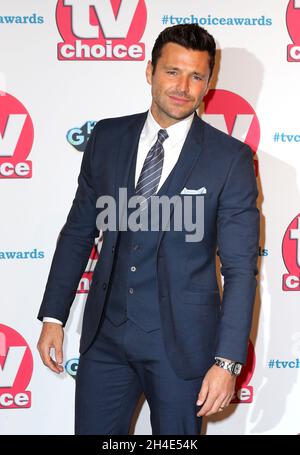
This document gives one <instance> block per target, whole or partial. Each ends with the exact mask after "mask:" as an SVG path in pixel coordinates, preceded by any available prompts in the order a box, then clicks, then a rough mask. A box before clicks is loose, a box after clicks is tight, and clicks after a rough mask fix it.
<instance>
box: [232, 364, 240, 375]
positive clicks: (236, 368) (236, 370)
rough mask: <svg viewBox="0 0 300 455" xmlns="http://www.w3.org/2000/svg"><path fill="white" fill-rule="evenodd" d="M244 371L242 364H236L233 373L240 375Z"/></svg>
mask: <svg viewBox="0 0 300 455" xmlns="http://www.w3.org/2000/svg"><path fill="white" fill-rule="evenodd" d="M241 371H242V365H241V364H240V363H236V364H235V366H234V370H233V373H234V374H236V375H238V374H240V372H241Z"/></svg>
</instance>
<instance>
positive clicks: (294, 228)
mask: <svg viewBox="0 0 300 455" xmlns="http://www.w3.org/2000/svg"><path fill="white" fill-rule="evenodd" d="M282 257H283V261H284V264H285V267H286V269H287V270H288V273H285V274H284V275H283V277H282V289H283V291H300V213H299V214H298V215H297V216H296V217H295V218H294V219H293V220H292V221H291V223H290V224H289V225H288V227H287V230H286V231H285V234H284V236H283V241H282Z"/></svg>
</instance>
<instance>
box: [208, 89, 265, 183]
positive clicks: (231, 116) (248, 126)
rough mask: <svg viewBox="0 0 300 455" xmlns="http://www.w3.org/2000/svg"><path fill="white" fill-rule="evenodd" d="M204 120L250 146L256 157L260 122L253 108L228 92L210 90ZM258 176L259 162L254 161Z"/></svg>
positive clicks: (234, 94) (238, 96) (242, 99)
mask: <svg viewBox="0 0 300 455" xmlns="http://www.w3.org/2000/svg"><path fill="white" fill-rule="evenodd" d="M203 106H204V112H203V114H202V118H203V120H205V121H206V122H207V123H209V124H211V125H212V126H214V127H215V128H218V129H219V130H221V131H223V132H224V133H226V134H229V135H230V136H233V137H235V138H236V139H239V140H240V141H242V142H244V143H245V144H247V145H249V146H250V147H251V149H252V151H253V154H254V155H255V154H256V152H257V149H258V146H259V141H260V126H259V120H258V117H257V115H256V112H255V111H254V109H253V107H252V106H251V105H250V104H249V103H248V101H246V100H245V99H244V98H242V97H241V96H240V95H238V94H236V93H233V92H230V91H228V90H221V89H220V90H218V89H214V90H210V91H209V92H208V93H207V95H206V96H205V97H204V99H203ZM254 167H255V172H256V175H257V174H258V161H257V160H256V159H255V160H254Z"/></svg>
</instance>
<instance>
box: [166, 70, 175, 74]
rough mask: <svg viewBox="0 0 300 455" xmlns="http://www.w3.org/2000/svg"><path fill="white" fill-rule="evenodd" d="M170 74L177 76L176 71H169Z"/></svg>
mask: <svg viewBox="0 0 300 455" xmlns="http://www.w3.org/2000/svg"><path fill="white" fill-rule="evenodd" d="M167 73H168V74H172V75H175V74H176V71H167Z"/></svg>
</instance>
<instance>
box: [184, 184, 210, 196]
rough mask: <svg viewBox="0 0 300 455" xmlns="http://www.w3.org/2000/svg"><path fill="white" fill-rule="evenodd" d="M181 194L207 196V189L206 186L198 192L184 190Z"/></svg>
mask: <svg viewBox="0 0 300 455" xmlns="http://www.w3.org/2000/svg"><path fill="white" fill-rule="evenodd" d="M180 194H206V188H205V186H203V187H202V188H199V189H198V190H190V189H188V188H183V190H182V191H181V192H180Z"/></svg>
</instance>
